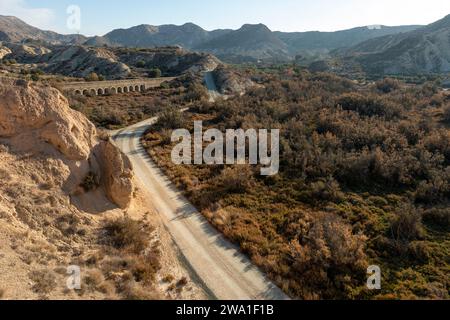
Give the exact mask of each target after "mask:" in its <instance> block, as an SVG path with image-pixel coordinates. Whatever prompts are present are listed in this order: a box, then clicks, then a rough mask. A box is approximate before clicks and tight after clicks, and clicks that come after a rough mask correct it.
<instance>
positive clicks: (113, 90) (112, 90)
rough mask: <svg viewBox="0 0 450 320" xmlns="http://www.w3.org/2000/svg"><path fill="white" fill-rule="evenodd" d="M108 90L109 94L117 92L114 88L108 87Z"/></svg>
mask: <svg viewBox="0 0 450 320" xmlns="http://www.w3.org/2000/svg"><path fill="white" fill-rule="evenodd" d="M109 92H110V93H111V94H116V93H117V89H116V88H111V89H109Z"/></svg>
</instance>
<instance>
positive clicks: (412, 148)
mask: <svg viewBox="0 0 450 320" xmlns="http://www.w3.org/2000/svg"><path fill="white" fill-rule="evenodd" d="M253 80H254V81H255V82H257V83H258V84H260V85H261V86H260V87H255V88H254V89H252V90H249V91H248V92H247V93H246V94H245V95H244V96H241V97H236V98H230V99H228V100H223V101H217V102H216V103H209V102H206V101H201V102H197V103H195V107H194V108H192V109H191V110H190V112H188V113H186V114H185V115H183V116H181V115H180V114H179V113H178V112H179V111H176V110H172V111H170V112H166V114H165V115H164V118H165V119H169V120H170V121H159V122H158V125H157V126H155V127H154V128H153V129H152V130H151V131H149V132H148V133H147V135H146V136H145V138H144V144H145V145H146V147H147V148H148V150H149V153H150V154H151V156H152V157H153V158H154V159H155V160H156V161H157V162H158V163H159V164H160V166H161V167H163V168H164V170H165V171H166V172H167V174H168V175H169V176H170V177H171V178H172V180H173V181H174V182H175V183H176V184H177V185H178V186H179V187H180V188H182V189H183V190H184V191H185V194H186V196H187V197H188V198H189V199H190V200H191V201H192V203H193V204H194V205H195V206H196V207H197V208H198V209H199V210H201V211H202V213H203V214H204V215H205V216H206V217H207V218H208V219H209V220H210V221H211V223H212V224H214V225H215V226H216V227H217V228H218V229H219V230H221V231H222V232H223V233H224V234H225V235H226V236H227V237H228V238H229V239H231V240H232V241H234V242H235V243H238V244H239V245H240V247H241V249H242V251H243V252H245V253H246V254H248V255H249V256H250V257H251V259H252V260H253V262H254V263H255V264H256V265H258V266H259V267H260V268H261V269H262V270H264V271H265V272H266V273H267V274H268V275H269V276H270V277H271V278H272V279H273V280H274V281H275V282H276V283H277V284H278V285H279V286H280V287H281V288H282V289H283V290H284V291H285V292H287V293H289V294H290V295H291V296H292V297H294V298H304V299H317V298H321V299H339V298H342V299H383V298H385V299H416V298H420V299H422V298H423V299H427V298H431V299H448V298H449V285H450V283H449V278H448V275H449V272H450V261H449V257H450V233H449V231H450V128H449V125H450V121H449V120H450V119H449V118H450V111H449V110H450V96H448V95H445V94H444V93H443V92H441V91H440V90H438V88H437V87H436V86H434V85H433V84H432V83H427V84H424V85H421V86H415V87H411V86H405V85H403V84H402V83H400V82H398V81H396V80H392V79H386V80H383V81H379V82H377V83H375V84H372V85H367V86H360V85H358V84H356V83H354V82H351V81H348V80H346V79H343V78H340V77H337V76H334V75H330V74H323V73H317V74H310V73H308V72H304V71H302V72H298V71H297V72H296V71H291V72H289V73H287V72H284V71H282V72H277V73H274V72H272V73H270V74H269V73H265V72H259V73H258V74H257V75H255V77H254V79H253ZM194 120H203V121H204V126H205V127H210V128H211V127H214V128H218V129H220V130H222V131H224V130H225V129H237V128H243V129H249V128H255V129H259V128H264V129H281V148H280V150H281V154H280V160H281V166H280V173H279V175H277V176H273V177H262V176H260V175H259V168H257V167H250V166H235V167H227V166H175V165H173V164H172V163H171V160H170V152H171V150H172V147H173V144H172V143H171V141H170V132H171V131H170V130H171V129H173V122H175V123H176V126H178V125H180V124H182V125H183V126H184V127H186V128H188V129H190V130H192V129H193V121H194ZM205 129H206V128H205ZM369 265H378V266H380V267H381V270H382V280H383V282H382V290H381V291H369V290H368V289H367V288H366V280H367V277H368V275H367V274H366V270H367V267H368V266H369Z"/></svg>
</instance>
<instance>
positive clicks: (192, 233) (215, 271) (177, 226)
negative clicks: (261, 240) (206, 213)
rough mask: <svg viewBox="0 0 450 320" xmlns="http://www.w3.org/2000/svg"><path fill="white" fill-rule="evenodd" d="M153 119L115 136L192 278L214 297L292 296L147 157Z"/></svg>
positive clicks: (262, 297)
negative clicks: (143, 139) (145, 136)
mask: <svg viewBox="0 0 450 320" xmlns="http://www.w3.org/2000/svg"><path fill="white" fill-rule="evenodd" d="M155 120H156V119H149V120H147V121H144V122H142V123H139V124H136V125H134V126H131V127H128V128H126V129H123V130H121V131H119V132H117V133H115V135H114V137H113V139H114V141H115V143H116V145H117V146H118V147H119V148H120V149H121V150H122V151H123V152H125V153H126V154H127V155H128V156H129V157H130V159H131V161H132V163H133V166H134V171H135V175H136V177H137V178H138V179H140V180H141V182H142V185H143V186H145V188H146V189H147V190H146V191H147V192H148V194H149V197H150V198H151V199H150V200H151V202H152V203H153V204H154V206H155V208H156V210H157V211H158V212H159V214H160V215H161V216H162V219H163V221H164V224H165V226H166V228H167V229H168V231H169V232H170V234H171V235H172V237H173V239H174V242H175V243H176V245H177V246H178V248H179V250H180V252H181V254H182V255H183V260H185V263H186V266H187V267H188V269H189V270H190V271H191V273H192V278H193V280H194V281H197V282H198V283H199V284H200V285H202V286H203V288H204V289H205V291H206V292H207V294H208V295H209V297H210V298H211V299H220V300H231V299H236V300H250V299H275V300H281V299H288V297H287V296H286V295H285V294H284V293H283V292H282V291H281V290H280V289H279V288H278V287H276V286H275V285H274V284H273V283H272V282H271V281H269V280H268V279H267V278H266V277H265V276H264V274H263V273H262V272H260V271H259V270H258V269H257V268H256V267H255V266H254V265H253V264H252V263H251V261H250V260H249V259H248V258H247V257H246V256H245V255H243V254H242V253H240V252H239V249H238V248H237V247H236V246H234V245H233V244H231V243H230V242H229V241H227V240H226V239H225V238H224V237H223V235H222V234H221V233H219V232H218V231H217V230H215V229H214V228H213V227H212V226H211V225H210V224H209V222H208V221H207V220H206V219H205V218H204V217H203V216H202V215H201V214H200V213H199V212H198V211H197V210H196V209H195V208H194V207H193V206H192V205H191V204H190V203H189V202H188V201H187V200H186V199H185V198H184V197H183V195H182V194H181V193H180V192H179V191H178V190H176V188H175V187H174V186H173V184H172V183H171V182H170V181H169V180H168V179H167V178H166V177H165V175H164V174H163V173H162V172H161V170H159V169H158V167H157V166H156V165H155V164H154V162H153V161H152V160H151V159H150V158H149V156H148V155H147V152H146V151H145V150H144V148H143V147H142V145H141V143H140V138H141V137H142V135H143V134H144V132H145V130H146V129H147V128H148V126H149V125H151V124H153V123H154V121H155Z"/></svg>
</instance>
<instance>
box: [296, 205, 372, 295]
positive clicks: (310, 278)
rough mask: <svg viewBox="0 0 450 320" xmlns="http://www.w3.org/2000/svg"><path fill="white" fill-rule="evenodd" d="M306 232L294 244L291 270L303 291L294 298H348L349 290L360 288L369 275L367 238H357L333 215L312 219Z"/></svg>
mask: <svg viewBox="0 0 450 320" xmlns="http://www.w3.org/2000/svg"><path fill="white" fill-rule="evenodd" d="M303 228H304V230H303V233H302V234H301V235H300V236H299V238H298V239H296V240H294V241H293V242H292V243H291V257H292V268H293V272H295V273H296V274H297V276H296V277H295V278H296V279H297V282H298V286H297V287H298V288H299V289H300V288H301V289H300V290H301V292H295V294H296V295H297V296H303V297H314V296H315V295H319V294H320V293H321V295H320V296H316V298H326V299H327V298H333V299H335V298H339V297H341V298H348V294H349V293H348V292H346V290H347V289H348V288H349V287H350V286H352V287H357V286H358V285H361V284H362V279H363V277H364V274H365V272H366V268H367V265H368V263H367V260H366V255H365V253H364V248H365V240H366V238H365V237H364V236H361V235H354V234H353V233H352V230H351V228H350V226H349V225H347V224H346V223H344V221H343V220H342V219H341V218H339V217H338V216H336V215H334V214H326V213H317V214H314V215H311V216H310V217H309V223H308V224H303Z"/></svg>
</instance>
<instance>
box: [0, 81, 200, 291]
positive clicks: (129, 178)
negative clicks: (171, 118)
mask: <svg viewBox="0 0 450 320" xmlns="http://www.w3.org/2000/svg"><path fill="white" fill-rule="evenodd" d="M0 96H1V97H2V99H1V100H0V124H1V125H0V163H1V166H0V168H1V169H0V176H1V181H2V183H1V184H0V248H1V251H0V252H1V254H0V268H1V270H2V273H1V274H0V295H1V298H3V299H42V298H45V299H105V298H108V299H124V298H125V299H164V298H186V299H196V298H202V297H204V293H203V291H202V290H201V289H200V288H198V287H197V286H196V285H194V284H193V283H192V282H191V281H190V280H189V276H188V275H187V272H186V270H185V269H184V268H183V266H182V265H181V264H180V263H179V260H178V258H177V255H178V253H177V252H176V251H175V249H174V246H173V244H172V240H171V238H170V236H169V235H168V234H167V231H166V230H165V229H164V228H163V227H162V223H161V221H160V220H159V218H158V216H157V215H156V214H155V213H154V211H153V210H154V209H153V206H152V204H151V203H148V201H147V200H146V199H147V198H148V197H147V196H146V194H145V193H144V192H143V190H142V189H141V188H140V186H139V185H138V184H137V183H136V181H135V179H134V174H133V169H132V166H131V164H130V162H129V160H128V158H127V157H125V156H124V155H123V154H122V153H121V152H120V151H119V150H118V149H117V148H116V147H115V146H114V145H113V144H112V143H111V141H109V138H108V137H107V136H105V135H102V134H99V133H98V131H97V130H96V128H95V127H94V125H93V124H92V123H91V122H89V121H88V120H87V119H86V118H85V116H84V115H82V114H81V113H79V112H77V111H74V110H72V109H70V108H69V104H68V101H67V99H66V98H65V97H64V96H63V95H62V94H61V93H60V92H59V91H58V90H56V89H54V88H51V87H48V86H42V85H36V84H31V83H28V82H27V81H23V80H18V81H11V80H2V81H1V83H0ZM71 265H78V266H80V267H81V269H82V271H83V274H84V276H83V286H82V288H83V290H81V291H73V290H68V289H67V287H66V279H67V277H68V275H67V274H66V272H67V267H69V266H71Z"/></svg>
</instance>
